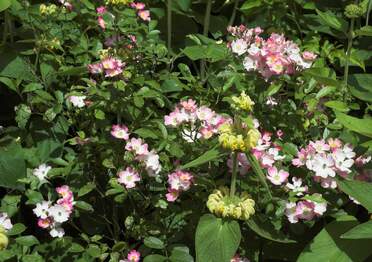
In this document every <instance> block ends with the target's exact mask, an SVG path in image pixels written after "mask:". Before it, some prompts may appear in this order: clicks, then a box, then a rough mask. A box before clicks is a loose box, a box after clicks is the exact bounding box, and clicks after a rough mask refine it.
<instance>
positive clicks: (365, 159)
mask: <svg viewBox="0 0 372 262" xmlns="http://www.w3.org/2000/svg"><path fill="white" fill-rule="evenodd" d="M370 161H371V156H359V157H358V158H357V159H355V165H357V166H358V167H362V166H364V165H366V164H368V163H369V162H370Z"/></svg>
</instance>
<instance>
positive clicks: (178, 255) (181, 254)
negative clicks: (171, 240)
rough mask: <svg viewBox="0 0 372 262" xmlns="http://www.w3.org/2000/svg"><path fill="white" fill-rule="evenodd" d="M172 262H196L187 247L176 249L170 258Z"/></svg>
mask: <svg viewBox="0 0 372 262" xmlns="http://www.w3.org/2000/svg"><path fill="white" fill-rule="evenodd" d="M169 259H170V261H171V262H194V258H193V257H192V256H191V255H190V250H189V249H188V248H187V247H175V248H173V250H172V253H171V256H170V257H169Z"/></svg>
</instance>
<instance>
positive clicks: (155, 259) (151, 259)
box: [143, 254, 167, 262]
mask: <svg viewBox="0 0 372 262" xmlns="http://www.w3.org/2000/svg"><path fill="white" fill-rule="evenodd" d="M165 261H167V258H166V257H165V256H162V255H157V254H155V255H149V256H146V257H145V258H144V260H143V262H165Z"/></svg>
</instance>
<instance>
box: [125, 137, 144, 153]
mask: <svg viewBox="0 0 372 262" xmlns="http://www.w3.org/2000/svg"><path fill="white" fill-rule="evenodd" d="M125 149H126V150H128V151H131V152H134V153H135V154H136V155H145V154H148V153H149V151H148V145H147V144H145V143H144V142H143V140H142V139H141V138H134V137H133V138H132V139H131V140H130V141H129V142H128V143H127V144H126V146H125Z"/></svg>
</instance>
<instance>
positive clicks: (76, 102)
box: [67, 96, 87, 108]
mask: <svg viewBox="0 0 372 262" xmlns="http://www.w3.org/2000/svg"><path fill="white" fill-rule="evenodd" d="M86 98H87V97H86V96H69V97H68V98H67V99H68V100H69V101H70V102H71V104H72V105H73V106H74V107H77V108H82V107H84V106H85V102H84V100H85V99H86Z"/></svg>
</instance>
